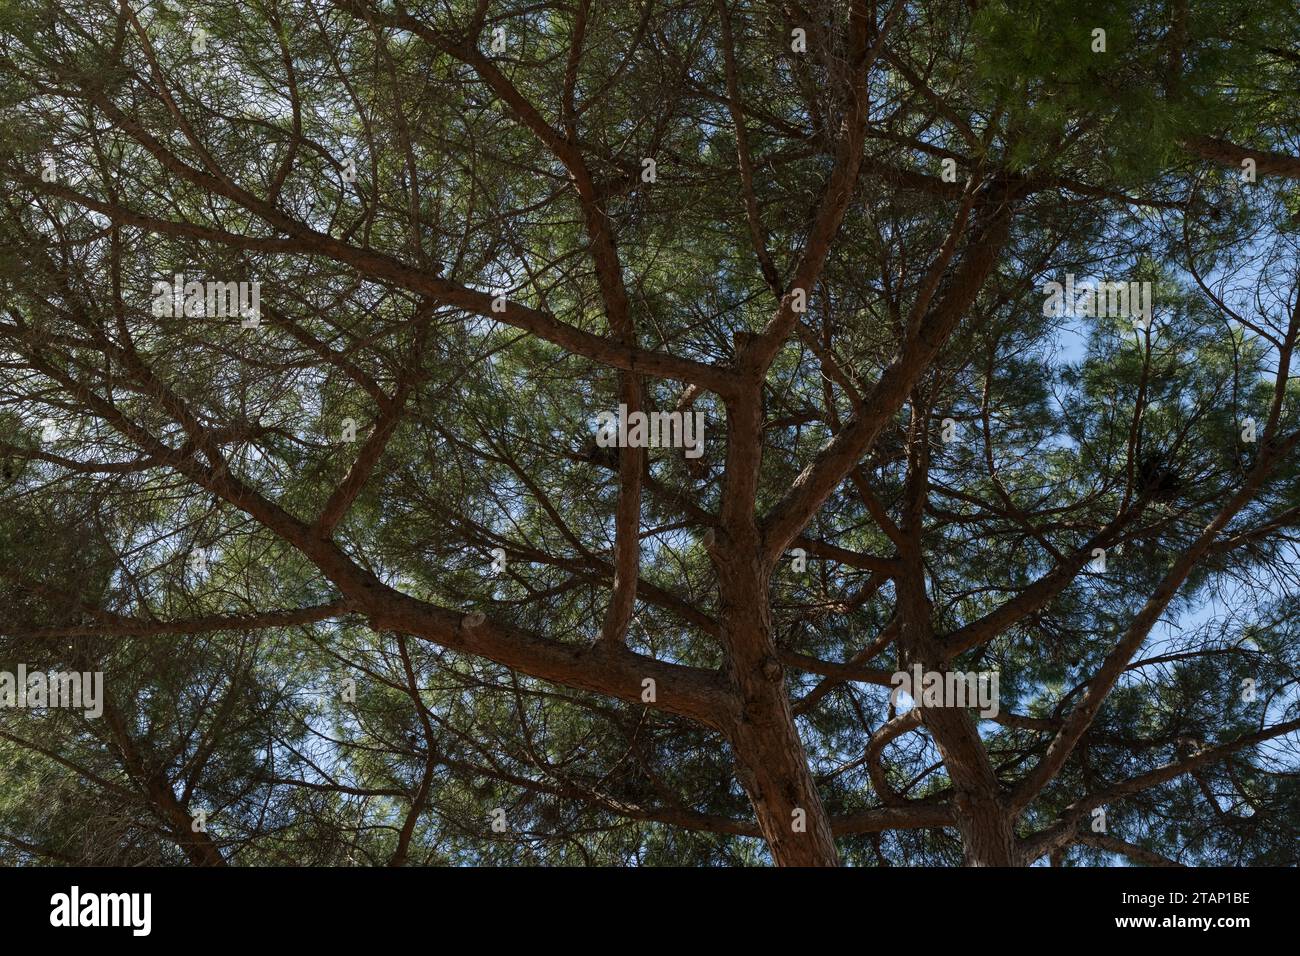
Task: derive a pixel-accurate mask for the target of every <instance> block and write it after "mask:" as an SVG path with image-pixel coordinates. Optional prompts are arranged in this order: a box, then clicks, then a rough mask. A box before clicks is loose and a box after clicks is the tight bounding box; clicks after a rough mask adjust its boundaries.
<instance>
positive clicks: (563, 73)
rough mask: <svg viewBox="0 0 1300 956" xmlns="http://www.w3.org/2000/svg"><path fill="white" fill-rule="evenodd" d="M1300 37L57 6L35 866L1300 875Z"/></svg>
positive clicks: (22, 787)
mask: <svg viewBox="0 0 1300 956" xmlns="http://www.w3.org/2000/svg"><path fill="white" fill-rule="evenodd" d="M1297 50H1300V13H1298V12H1297V10H1296V8H1295V6H1294V4H1293V3H1292V2H1291V0H1258V2H1255V3H1252V4H1250V5H1249V7H1248V9H1247V8H1243V7H1242V6H1241V4H1239V3H1229V2H1226V0H1195V2H1192V0H1158V2H1151V3H1139V2H1136V0H1089V2H1087V3H1082V2H1076V0H1022V2H1010V0H895V2H892V3H891V2H887V0H869V2H868V0H829V2H817V0H812V2H808V3H799V2H781V3H774V2H750V0H631V2H615V0H562V2H551V0H538V2H523V0H492V2H488V0H478V2H470V0H334V2H329V0H238V2H237V0H216V2H203V0H195V2H189V0H167V2H154V3H145V2H142V0H58V2H50V0H39V2H32V0H0V171H2V173H3V176H4V180H5V183H6V187H7V188H6V195H5V197H4V200H3V204H2V205H0V422H2V423H3V428H2V429H0V463H2V464H3V473H2V475H0V862H7V863H28V862H36V863H43V864H50V863H81V864H131V865H135V864H158V863H162V864H193V865H227V864H229V865H248V866H251V865H272V864H301V865H357V866H366V865H401V864H409V865H430V864H470V865H497V864H536V865H554V864H598V865H610V864H614V865H630V864H636V865H657V864H679V865H680V864H685V865H716V864H766V863H775V864H784V865H789V864H795V865H832V864H837V863H840V864H852V865H862V866H888V865H916V864H931V865H935V864H938V865H957V864H962V863H965V864H967V865H1029V864H1034V863H1044V862H1050V863H1052V864H1055V865H1078V864H1096V863H1118V862H1129V863H1134V864H1144V865H1149V864H1154V865H1169V864H1177V863H1181V864H1189V865H1204V864H1227V865H1261V864H1274V865H1276V864H1290V865H1294V864H1296V863H1297V862H1300V851H1298V850H1297V846H1298V845H1300V844H1298V841H1297V835H1298V833H1300V700H1298V695H1297V678H1298V676H1300V660H1298V658H1300V601H1297V598H1298V597H1300V575H1298V574H1297V571H1298V570H1300V563H1298V562H1297V553H1296V543H1297V540H1298V539H1297V529H1300V484H1297V478H1298V472H1300V448H1298V447H1297V446H1298V445H1300V386H1298V385H1297V381H1296V378H1295V376H1296V374H1297V372H1296V370H1295V365H1296V364H1297V363H1296V360H1295V356H1294V350H1295V346H1296V343H1297V338H1298V337H1300V106H1298V105H1297V104H1300V54H1298V53H1297V52H1296V51H1297ZM1099 284H1100V285H1099ZM1121 284H1122V285H1121ZM1090 290H1091V291H1090ZM641 415H645V416H652V418H651V421H652V422H653V423H655V424H656V425H658V426H662V427H661V428H659V429H658V431H659V432H660V434H659V436H658V437H659V438H660V439H661V440H660V441H659V442H656V443H654V444H653V445H652V446H651V447H645V445H646V444H647V443H644V442H642V443H639V442H638V441H637V440H636V439H635V438H633V437H632V434H633V431H634V428H624V429H623V431H622V433H618V428H614V429H613V432H614V433H618V434H616V437H615V439H614V440H610V436H611V432H610V431H608V430H606V429H607V428H608V427H609V423H610V422H611V420H616V421H618V422H621V423H622V424H623V425H625V426H626V425H628V424H629V423H632V422H633V420H634V419H635V418H637V417H638V416H641ZM691 424H697V425H698V427H697V429H696V431H695V434H694V436H693V437H692V438H691V440H686V439H685V438H683V429H682V428H679V427H677V426H679V425H680V426H685V425H691ZM20 669H21V670H20ZM71 672H76V673H77V674H82V675H87V678H86V679H87V687H89V686H93V680H92V679H91V677H90V676H89V675H93V674H96V673H98V674H102V694H101V695H100V699H99V700H98V702H97V707H98V709H99V710H100V713H98V714H97V713H94V709H93V708H90V707H80V708H79V707H71V706H53V705H52V704H53V702H47V705H46V706H40V705H39V704H37V705H36V706H32V705H31V704H30V701H29V702H28V706H22V702H21V700H19V696H18V695H15V694H10V695H9V697H6V696H5V681H4V675H5V674H11V675H15V677H14V680H13V681H11V684H13V685H15V686H16V684H17V683H18V681H17V676H16V675H19V674H20V673H25V674H29V675H30V674H67V673H71ZM900 672H903V673H907V674H916V675H933V676H935V677H936V679H937V681H938V683H939V684H942V685H944V686H946V687H948V688H949V689H952V688H954V687H956V688H961V687H966V686H969V688H970V690H971V692H972V695H973V696H974V695H975V691H976V689H977V688H978V690H979V691H980V694H979V695H978V696H979V700H975V699H970V700H965V701H961V702H957V703H954V702H953V701H952V700H949V699H941V698H935V699H927V697H926V695H925V694H924V693H923V692H922V687H921V685H920V684H916V685H915V686H912V687H911V691H912V693H908V694H903V693H898V692H896V688H897V687H898V679H897V675H898V673H900ZM964 675H970V680H969V683H968V684H967V683H963V682H964V681H965V680H966V678H965V676H964ZM948 678H960V679H957V680H949V679H948ZM990 690H991V691H993V693H992V695H991V696H988V695H987V694H986V693H985V692H988V691H990Z"/></svg>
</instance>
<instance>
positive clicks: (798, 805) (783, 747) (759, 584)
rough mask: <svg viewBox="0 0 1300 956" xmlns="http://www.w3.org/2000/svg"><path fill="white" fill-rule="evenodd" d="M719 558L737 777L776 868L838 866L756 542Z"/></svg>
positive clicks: (717, 555)
mask: <svg viewBox="0 0 1300 956" xmlns="http://www.w3.org/2000/svg"><path fill="white" fill-rule="evenodd" d="M727 544H728V545H734V544H735V542H728V543H727ZM746 544H748V543H746ZM714 559H715V564H716V565H717V567H718V570H719V584H720V589H719V590H720V596H721V600H722V636H723V639H724V641H725V643H726V646H727V650H728V652H729V660H728V676H729V678H730V681H731V684H732V687H733V689H734V690H735V692H736V697H737V699H738V700H739V702H740V709H739V712H738V713H737V714H736V715H735V717H734V719H733V721H732V724H731V727H730V729H729V732H728V739H729V741H730V743H731V746H732V749H733V751H734V752H735V756H736V765H737V775H738V776H739V778H740V782H741V784H742V786H744V788H745V792H746V793H747V794H748V795H749V799H750V802H751V803H752V804H753V807H754V814H755V816H756V817H757V818H758V826H759V829H760V830H761V831H762V833H763V838H764V839H765V840H766V841H767V845H768V848H769V849H770V851H771V853H772V859H773V861H774V862H775V863H776V864H777V866H838V865H839V854H838V853H837V852H836V849H835V839H834V837H833V836H832V834H831V827H830V820H829V819H828V817H827V815H826V809H825V807H823V806H822V801H821V796H820V795H819V794H818V793H817V785H816V783H815V782H814V780H813V776H812V772H811V771H810V770H809V769H808V755H807V753H806V752H805V750H804V747H803V742H802V741H801V740H800V739H799V733H798V730H797V729H796V727H795V723H794V714H793V713H792V711H791V709H790V698H789V695H788V694H787V693H786V687H785V678H784V671H783V669H782V667H781V665H780V662H779V661H778V660H777V651H776V646H775V644H774V642H773V640H772V622H771V612H770V609H769V604H768V599H767V584H768V575H767V573H766V572H765V570H764V569H763V567H762V566H761V563H760V561H759V558H758V556H757V548H756V547H750V546H741V547H728V548H723V547H719V548H718V549H717V551H716V552H715V554H714Z"/></svg>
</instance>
